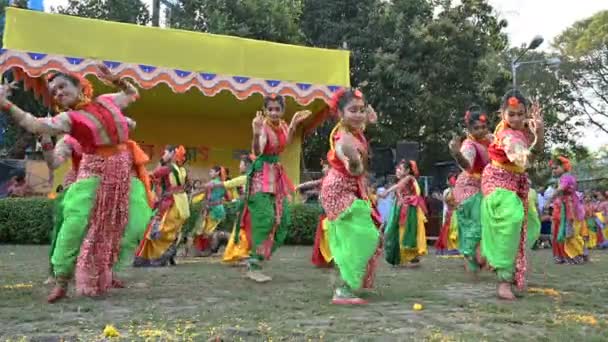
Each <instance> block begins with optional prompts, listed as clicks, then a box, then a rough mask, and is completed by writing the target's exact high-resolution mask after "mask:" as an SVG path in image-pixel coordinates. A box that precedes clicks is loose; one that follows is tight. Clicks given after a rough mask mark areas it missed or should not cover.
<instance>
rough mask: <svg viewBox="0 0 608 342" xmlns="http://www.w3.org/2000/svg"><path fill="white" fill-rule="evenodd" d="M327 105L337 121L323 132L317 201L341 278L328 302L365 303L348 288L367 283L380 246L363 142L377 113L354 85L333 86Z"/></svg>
mask: <svg viewBox="0 0 608 342" xmlns="http://www.w3.org/2000/svg"><path fill="white" fill-rule="evenodd" d="M331 109H332V110H333V111H334V113H335V114H336V115H337V116H338V117H339V118H340V121H339V122H338V124H337V125H336V127H335V128H334V129H333V131H332V132H331V134H330V137H329V144H330V150H329V152H328V153H327V161H328V163H329V166H330V169H329V171H328V172H327V175H326V176H325V177H324V178H323V183H322V185H321V199H322V201H321V202H322V206H323V209H324V211H325V214H326V216H327V228H328V238H329V239H328V240H329V250H330V252H331V255H332V257H333V261H334V263H335V265H336V267H337V270H338V272H339V275H340V279H341V284H339V286H338V287H336V288H335V290H334V295H333V299H332V304H337V305H353V304H355V305H356V304H366V303H367V302H366V301H365V300H363V299H361V298H359V297H357V296H356V295H355V294H354V293H353V291H356V290H359V289H360V288H362V287H365V288H369V287H371V285H372V283H373V278H374V272H375V268H376V263H377V258H378V256H379V251H381V243H380V242H381V241H380V232H379V225H380V222H381V219H380V218H379V215H378V214H377V213H376V212H375V210H374V209H373V208H372V205H371V203H370V199H369V196H368V193H367V189H368V187H367V179H366V167H367V161H368V155H369V146H368V143H367V140H366V138H365V136H364V134H363V133H364V130H365V127H366V125H367V124H369V123H375V122H376V120H377V116H376V113H375V112H374V111H373V109H372V108H371V107H370V106H366V104H365V99H364V97H363V93H361V91H360V90H357V89H342V90H340V91H338V92H337V93H336V94H335V95H334V97H333V99H332V103H331Z"/></svg>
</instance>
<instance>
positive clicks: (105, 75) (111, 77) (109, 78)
mask: <svg viewBox="0 0 608 342" xmlns="http://www.w3.org/2000/svg"><path fill="white" fill-rule="evenodd" d="M97 70H98V71H99V72H98V73H97V76H98V77H99V78H100V79H101V80H102V81H105V82H108V83H111V84H115V83H116V82H118V81H119V80H120V76H118V75H116V74H115V73H113V72H112V70H110V68H108V66H107V65H105V64H103V63H100V64H97Z"/></svg>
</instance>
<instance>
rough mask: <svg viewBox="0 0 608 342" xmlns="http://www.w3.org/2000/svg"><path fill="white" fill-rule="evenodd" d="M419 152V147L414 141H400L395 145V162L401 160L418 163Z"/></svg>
mask: <svg viewBox="0 0 608 342" xmlns="http://www.w3.org/2000/svg"><path fill="white" fill-rule="evenodd" d="M419 152H420V145H419V144H418V143H417V142H415V141H400V142H398V143H397V151H396V153H395V154H396V157H397V158H396V161H397V162H398V161H400V160H402V159H405V160H414V161H416V162H418V154H419Z"/></svg>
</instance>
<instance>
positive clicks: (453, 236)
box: [435, 176, 460, 255]
mask: <svg viewBox="0 0 608 342" xmlns="http://www.w3.org/2000/svg"><path fill="white" fill-rule="evenodd" d="M455 185H456V177H455V176H451V177H450V178H449V179H448V188H447V189H446V191H445V192H444V194H443V196H441V195H439V196H437V197H438V198H439V199H441V201H442V202H443V205H444V206H446V209H447V210H446V211H445V218H444V220H443V225H442V226H441V230H440V231H439V239H437V242H436V243H435V249H436V250H437V254H439V255H458V254H460V252H459V251H458V235H459V234H458V219H457V218H456V213H455V210H456V200H455V199H454V186H455Z"/></svg>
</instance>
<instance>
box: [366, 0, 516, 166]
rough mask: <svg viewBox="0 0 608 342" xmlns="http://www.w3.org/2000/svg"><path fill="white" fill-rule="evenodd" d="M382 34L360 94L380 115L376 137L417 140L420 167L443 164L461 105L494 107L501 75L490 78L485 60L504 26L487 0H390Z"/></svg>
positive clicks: (499, 44) (500, 45) (500, 42)
mask: <svg viewBox="0 0 608 342" xmlns="http://www.w3.org/2000/svg"><path fill="white" fill-rule="evenodd" d="M391 4H392V5H391V8H390V10H389V11H388V15H387V18H386V19H387V20H388V22H389V24H387V31H388V32H392V33H391V34H389V35H387V36H386V38H385V39H384V40H383V41H382V42H379V44H378V46H380V47H381V48H379V49H378V50H377V52H376V54H375V56H374V64H375V66H374V69H373V70H372V71H371V77H370V82H369V86H368V87H366V88H367V90H368V91H367V92H368V93H369V94H370V99H371V100H372V102H373V103H374V104H375V106H376V108H377V109H378V110H379V111H380V112H381V113H382V114H381V116H380V120H381V121H380V126H379V132H380V133H381V135H380V137H379V138H378V140H379V141H380V142H382V143H384V144H386V145H388V146H393V145H394V144H395V143H396V142H397V141H398V140H401V139H403V140H413V141H418V142H419V143H420V144H421V147H422V151H421V152H422V153H421V156H422V160H421V162H422V163H421V164H422V166H423V167H426V168H429V167H431V166H432V164H433V163H434V162H436V161H439V160H446V159H449V158H450V157H449V155H448V153H447V147H446V146H447V143H448V141H449V140H450V138H451V136H452V134H453V133H459V127H462V124H461V123H462V116H463V113H464V111H465V109H466V108H467V106H468V105H470V104H471V103H477V104H480V105H482V106H485V107H486V108H487V109H488V110H495V109H497V108H496V107H495V106H496V105H497V101H496V99H497V96H496V95H494V94H492V96H491V97H486V95H487V93H488V87H489V85H491V88H492V90H491V92H492V93H495V92H502V91H503V89H504V88H503V89H500V88H496V86H497V85H503V86H504V85H506V84H508V83H507V80H506V79H505V77H504V76H505V75H504V74H496V75H490V74H489V71H492V70H493V68H494V65H492V63H490V62H491V59H489V57H492V56H493V55H494V54H495V53H496V52H497V51H500V50H502V49H504V47H505V46H506V43H507V40H506V36H505V35H504V34H503V33H502V29H503V28H504V27H505V26H506V23H505V22H504V21H500V20H499V19H497V18H496V16H495V15H494V13H493V9H492V7H491V6H490V5H488V4H487V2H486V1H480V0H464V1H462V2H461V3H460V4H459V5H456V6H454V5H452V3H451V2H450V1H438V2H431V1H422V0H418V1H409V0H402V1H393V2H392V3H391Z"/></svg>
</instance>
